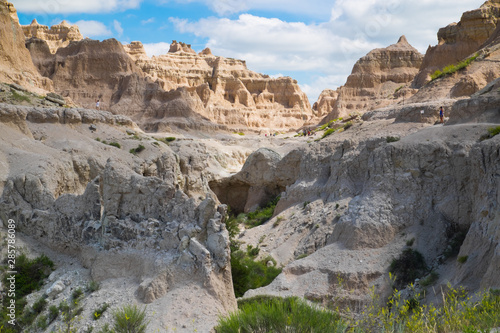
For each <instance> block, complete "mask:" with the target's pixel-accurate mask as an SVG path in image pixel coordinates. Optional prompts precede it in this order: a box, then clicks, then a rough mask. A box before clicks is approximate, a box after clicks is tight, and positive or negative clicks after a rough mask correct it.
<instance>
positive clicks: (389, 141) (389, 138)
mask: <svg viewBox="0 0 500 333" xmlns="http://www.w3.org/2000/svg"><path fill="white" fill-rule="evenodd" d="M399 140H400V138H399V137H397V136H388V137H386V138H385V141H387V143H391V142H397V141H399Z"/></svg>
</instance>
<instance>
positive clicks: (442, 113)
mask: <svg viewBox="0 0 500 333" xmlns="http://www.w3.org/2000/svg"><path fill="white" fill-rule="evenodd" d="M439 120H440V121H441V124H443V123H444V110H443V107H440V108H439Z"/></svg>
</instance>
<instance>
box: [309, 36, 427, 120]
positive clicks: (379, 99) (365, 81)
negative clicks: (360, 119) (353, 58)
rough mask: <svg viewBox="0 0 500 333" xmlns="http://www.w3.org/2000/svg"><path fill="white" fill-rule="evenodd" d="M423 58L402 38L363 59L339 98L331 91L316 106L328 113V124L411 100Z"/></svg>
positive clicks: (343, 87)
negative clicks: (411, 84)
mask: <svg viewBox="0 0 500 333" xmlns="http://www.w3.org/2000/svg"><path fill="white" fill-rule="evenodd" d="M422 59H423V56H422V55H421V54H420V53H419V52H418V51H417V50H416V49H415V48H414V47H412V46H411V45H410V44H409V43H408V41H407V40H406V37H405V36H402V37H401V38H400V39H399V41H398V42H397V43H396V44H393V45H391V46H388V47H387V48H384V49H375V50H373V51H371V52H370V53H368V54H367V55H366V56H364V57H362V58H361V59H359V60H358V61H357V62H356V64H355V65H354V68H353V69H352V73H351V75H349V77H348V78H347V82H346V84H345V85H344V86H342V87H340V88H339V89H337V92H336V95H337V96H335V94H332V93H331V92H328V91H327V92H325V93H323V94H321V95H320V98H319V100H318V102H316V104H315V105H316V110H318V111H319V110H321V112H322V114H323V112H328V116H327V117H326V118H325V119H324V120H323V122H327V121H330V120H333V119H336V118H338V117H344V116H346V115H348V114H349V113H352V112H361V113H364V112H366V111H370V110H373V109H377V108H381V107H384V106H387V105H389V104H394V103H397V102H398V101H400V100H402V99H403V98H408V97H410V96H412V95H413V94H414V93H415V92H416V90H414V89H410V88H409V87H408V86H409V83H411V82H412V81H413V79H414V78H415V75H417V73H418V70H419V68H420V65H421V64H422ZM335 98H336V101H335V102H334V99H335Z"/></svg>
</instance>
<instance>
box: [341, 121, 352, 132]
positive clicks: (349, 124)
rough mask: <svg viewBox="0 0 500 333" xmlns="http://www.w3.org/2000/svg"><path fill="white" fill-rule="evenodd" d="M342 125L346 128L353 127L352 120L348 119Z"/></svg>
mask: <svg viewBox="0 0 500 333" xmlns="http://www.w3.org/2000/svg"><path fill="white" fill-rule="evenodd" d="M342 127H343V128H344V130H347V129H349V128H351V127H352V121H348V122H347V123H345V124H344V126H342Z"/></svg>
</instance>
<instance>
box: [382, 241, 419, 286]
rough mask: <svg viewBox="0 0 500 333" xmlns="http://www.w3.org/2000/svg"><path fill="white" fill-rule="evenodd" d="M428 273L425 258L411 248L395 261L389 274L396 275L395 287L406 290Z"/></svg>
mask: <svg viewBox="0 0 500 333" xmlns="http://www.w3.org/2000/svg"><path fill="white" fill-rule="evenodd" d="M426 271H427V265H426V263H425V260H424V256H423V255H422V254H421V253H420V252H418V251H416V250H413V249H411V248H407V249H405V250H404V251H403V253H401V255H400V256H399V258H397V259H393V261H392V263H391V266H390V267H389V272H391V273H392V274H393V275H395V281H394V283H395V287H396V288H404V287H405V286H406V285H408V284H409V283H412V282H413V281H414V280H415V279H417V278H420V277H422V276H423V275H424V274H425V272H426Z"/></svg>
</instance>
